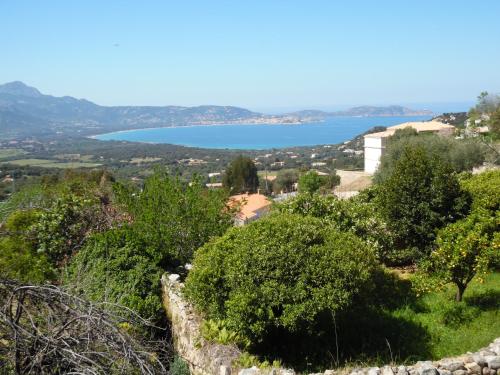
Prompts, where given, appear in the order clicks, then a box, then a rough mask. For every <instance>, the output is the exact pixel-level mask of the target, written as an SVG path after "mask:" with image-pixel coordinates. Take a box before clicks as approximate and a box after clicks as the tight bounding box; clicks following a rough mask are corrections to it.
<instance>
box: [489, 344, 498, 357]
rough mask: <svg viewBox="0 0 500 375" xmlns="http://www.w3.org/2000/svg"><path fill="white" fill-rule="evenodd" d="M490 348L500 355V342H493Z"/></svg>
mask: <svg viewBox="0 0 500 375" xmlns="http://www.w3.org/2000/svg"><path fill="white" fill-rule="evenodd" d="M489 350H491V351H492V352H495V353H496V355H500V343H493V344H491V345H490V346H489Z"/></svg>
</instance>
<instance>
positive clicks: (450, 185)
mask: <svg viewBox="0 0 500 375" xmlns="http://www.w3.org/2000/svg"><path fill="white" fill-rule="evenodd" d="M376 201H377V204H378V206H379V208H380V212H381V214H382V215H383V217H384V219H385V220H386V221H387V224H388V225H389V228H390V230H391V231H392V232H393V233H394V234H395V237H396V238H395V246H396V248H397V249H415V250H416V251H418V252H419V253H422V254H427V253H429V252H430V248H431V246H432V244H433V242H434V239H435V236H436V231H437V230H438V229H439V228H441V227H443V226H444V225H446V224H448V223H451V222H454V221H456V220H458V219H460V218H462V217H463V216H464V214H465V213H466V212H467V210H468V204H469V202H468V195H467V194H465V193H464V192H463V191H462V190H461V188H460V185H459V182H458V179H457V177H456V175H455V174H454V173H453V170H452V168H451V166H450V165H449V163H446V162H445V161H443V160H442V159H440V158H439V157H437V156H432V157H431V156H430V155H429V154H428V153H427V152H426V151H425V149H424V148H423V147H406V148H405V149H404V150H403V153H402V155H401V157H400V159H399V160H398V161H397V162H396V164H395V166H394V170H393V172H392V174H391V175H390V176H389V177H388V178H387V180H385V182H384V183H383V184H382V185H381V186H380V189H379V191H378V194H377V198H376ZM413 260H414V259H413Z"/></svg>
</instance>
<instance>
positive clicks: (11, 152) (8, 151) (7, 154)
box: [0, 148, 26, 160]
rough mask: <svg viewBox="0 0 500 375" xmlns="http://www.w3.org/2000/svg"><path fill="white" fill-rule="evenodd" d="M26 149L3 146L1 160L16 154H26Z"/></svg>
mask: <svg viewBox="0 0 500 375" xmlns="http://www.w3.org/2000/svg"><path fill="white" fill-rule="evenodd" d="M24 154H26V152H25V151H23V150H20V149H17V148H3V149H0V160H2V159H8V158H13V157H15V156H19V155H24Z"/></svg>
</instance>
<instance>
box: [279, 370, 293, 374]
mask: <svg viewBox="0 0 500 375" xmlns="http://www.w3.org/2000/svg"><path fill="white" fill-rule="evenodd" d="M281 375H295V371H293V370H292V369H285V370H282V371H281Z"/></svg>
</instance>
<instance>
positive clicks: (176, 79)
mask: <svg viewBox="0 0 500 375" xmlns="http://www.w3.org/2000/svg"><path fill="white" fill-rule="evenodd" d="M499 20H500V1H499V0H481V1H477V0H474V1H472V0H471V1H461V0H452V1H449V0H439V1H436V0H432V1H431V0H419V1H407V0H398V1H385V0H378V1H375V0H373V1H368V0H367V1H357V0H349V1H347V0H345V1H335V0H325V1H320V0H307V1H306V0H304V1H294V0H232V1H219V0H205V1H201V0H200V1H195V0H192V1H190V0H184V1H179V0H176V1H172V0H163V1H153V0H150V1H125V0H123V1H112V0H106V1H102V0H85V1H80V0H71V1H68V0H64V1H58V0H51V1H39V0H32V1H25V0H15V1H14V0H3V1H0V51H1V52H0V83H5V82H9V81H15V80H19V81H23V82H25V83H26V84H29V85H30V86H34V87H37V88H38V89H39V90H41V91H42V92H43V93H47V94H51V95H55V96H63V95H70V96H74V97H78V98H86V99H88V100H91V101H93V102H96V103H98V104H102V105H188V106H191V105H202V104H217V105H236V106H242V107H246V108H250V109H256V110H261V111H266V110H267V111H275V112H276V111H279V110H288V109H299V108H320V109H339V108H345V107H347V106H351V105H365V104H366V105H387V104H403V105H407V104H410V105H413V106H426V107H432V106H439V105H443V106H445V105H448V106H449V107H452V106H457V107H458V106H461V105H466V103H468V104H470V103H472V102H474V100H475V98H476V96H477V95H478V94H479V93H480V92H481V91H484V90H487V91H489V92H500V21H499ZM465 109H466V108H465Z"/></svg>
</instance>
